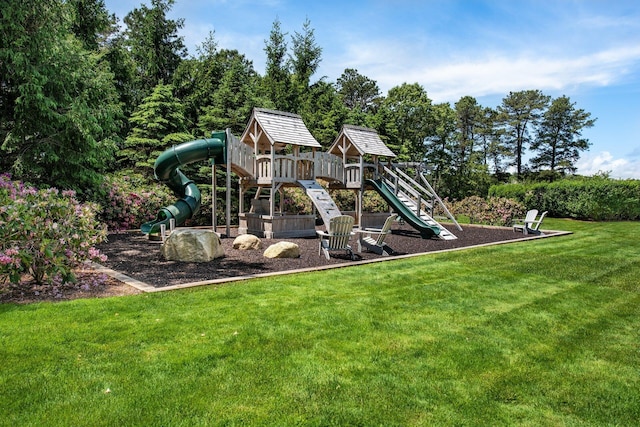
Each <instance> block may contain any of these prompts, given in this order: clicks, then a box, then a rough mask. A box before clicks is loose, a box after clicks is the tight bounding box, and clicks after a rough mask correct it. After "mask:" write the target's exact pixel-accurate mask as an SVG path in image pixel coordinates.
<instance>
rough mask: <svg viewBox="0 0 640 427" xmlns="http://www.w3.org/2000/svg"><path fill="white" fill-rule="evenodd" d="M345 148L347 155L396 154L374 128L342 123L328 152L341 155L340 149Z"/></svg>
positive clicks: (383, 155)
mask: <svg viewBox="0 0 640 427" xmlns="http://www.w3.org/2000/svg"><path fill="white" fill-rule="evenodd" d="M341 148H342V150H344V149H346V151H347V152H346V155H347V157H357V156H364V155H365V154H370V155H373V156H381V157H390V158H394V157H396V155H395V154H394V153H393V151H391V150H390V149H389V148H388V147H387V146H386V145H384V142H382V140H381V139H380V136H379V135H378V132H376V130H375V129H370V128H365V127H360V126H353V125H343V126H342V130H341V131H340V133H339V134H338V136H337V138H336V139H335V141H334V142H333V145H331V148H330V149H329V152H330V153H332V154H335V155H338V156H342V150H341Z"/></svg>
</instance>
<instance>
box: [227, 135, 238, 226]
mask: <svg viewBox="0 0 640 427" xmlns="http://www.w3.org/2000/svg"><path fill="white" fill-rule="evenodd" d="M226 137H227V177H226V178H227V194H226V200H225V202H226V206H225V213H226V215H225V216H226V226H227V228H226V230H225V231H226V234H227V237H231V147H232V146H233V144H232V143H231V138H233V135H232V134H231V129H230V128H227V129H226ZM238 192H239V191H238Z"/></svg>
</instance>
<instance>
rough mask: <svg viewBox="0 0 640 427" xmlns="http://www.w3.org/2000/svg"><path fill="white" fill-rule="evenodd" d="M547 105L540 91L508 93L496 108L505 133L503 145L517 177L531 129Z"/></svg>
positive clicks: (520, 173) (520, 172)
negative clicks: (508, 151)
mask: <svg viewBox="0 0 640 427" xmlns="http://www.w3.org/2000/svg"><path fill="white" fill-rule="evenodd" d="M548 104H549V97H548V96H546V95H544V94H543V93H542V92H541V91H540V90H523V91H520V92H509V95H508V96H507V97H505V98H504V99H503V100H502V105H500V106H499V107H498V111H499V113H500V116H499V117H500V119H499V120H500V122H501V125H502V127H503V129H504V131H505V133H504V136H505V144H506V145H507V146H508V147H509V149H510V150H511V153H512V156H513V158H514V162H513V165H514V166H515V167H516V173H517V175H518V177H520V176H521V175H522V166H523V164H522V157H523V155H524V152H525V147H526V145H527V144H528V143H530V141H531V134H532V133H533V129H535V127H536V126H537V124H538V120H540V117H541V115H542V112H543V111H544V110H545V109H546V108H547V105H548Z"/></svg>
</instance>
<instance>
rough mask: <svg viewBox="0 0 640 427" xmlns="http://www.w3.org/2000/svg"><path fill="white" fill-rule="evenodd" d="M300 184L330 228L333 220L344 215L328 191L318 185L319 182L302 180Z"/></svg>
mask: <svg viewBox="0 0 640 427" xmlns="http://www.w3.org/2000/svg"><path fill="white" fill-rule="evenodd" d="M298 184H299V185H300V186H301V187H302V188H304V190H305V192H306V193H307V196H309V198H310V199H311V201H312V202H313V204H314V205H315V207H316V209H317V210H318V213H320V217H321V218H322V220H323V221H324V223H325V224H326V225H327V226H329V221H330V220H331V218H333V217H336V216H340V215H342V212H340V209H338V205H336V202H334V201H333V199H332V198H331V196H330V195H329V193H327V190H325V189H324V187H323V186H321V185H320V184H318V182H317V181H315V180H310V179H306V180H305V179H301V180H298Z"/></svg>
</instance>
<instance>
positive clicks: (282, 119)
mask: <svg viewBox="0 0 640 427" xmlns="http://www.w3.org/2000/svg"><path fill="white" fill-rule="evenodd" d="M256 136H258V137H259V138H258V144H260V145H266V144H270V145H272V146H278V147H281V146H282V145H300V146H304V147H313V148H321V147H322V146H321V145H320V143H319V142H318V141H316V139H315V138H314V137H313V135H311V132H309V129H307V126H306V125H305V124H304V122H303V121H302V117H300V116H299V115H297V114H292V113H287V112H284V111H275V110H267V109H263V108H254V109H253V113H252V114H251V118H250V119H249V123H248V124H247V127H246V129H245V131H244V133H243V134H242V137H241V138H240V140H241V141H242V142H244V143H246V144H250V145H253V139H252V138H254V137H256Z"/></svg>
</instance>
